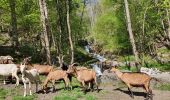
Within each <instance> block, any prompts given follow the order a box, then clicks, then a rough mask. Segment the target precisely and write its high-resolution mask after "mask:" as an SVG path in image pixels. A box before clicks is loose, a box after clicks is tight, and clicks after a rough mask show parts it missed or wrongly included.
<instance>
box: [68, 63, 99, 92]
mask: <svg viewBox="0 0 170 100" xmlns="http://www.w3.org/2000/svg"><path fill="white" fill-rule="evenodd" d="M67 73H68V74H72V75H74V76H75V77H76V78H77V80H78V81H79V82H80V83H81V84H82V85H83V87H84V92H85V93H86V87H85V84H90V83H92V82H93V81H94V82H95V84H96V87H97V91H98V92H99V90H98V84H97V79H96V72H95V71H93V70H92V69H79V70H78V69H77V68H76V67H75V66H69V68H68V70H67Z"/></svg>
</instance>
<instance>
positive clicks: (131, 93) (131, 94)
mask: <svg viewBox="0 0 170 100" xmlns="http://www.w3.org/2000/svg"><path fill="white" fill-rule="evenodd" d="M128 90H129V92H130V96H131V97H132V98H133V99H134V95H133V92H132V91H131V89H130V88H129V87H128Z"/></svg>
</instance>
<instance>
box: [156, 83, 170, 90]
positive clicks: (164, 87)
mask: <svg viewBox="0 0 170 100" xmlns="http://www.w3.org/2000/svg"><path fill="white" fill-rule="evenodd" d="M155 88H156V89H158V90H164V91H170V84H161V85H158V86H156V87H155Z"/></svg>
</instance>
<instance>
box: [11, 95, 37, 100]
mask: <svg viewBox="0 0 170 100" xmlns="http://www.w3.org/2000/svg"><path fill="white" fill-rule="evenodd" d="M34 98H35V95H32V96H26V97H24V96H23V95H16V96H14V97H12V100H34Z"/></svg>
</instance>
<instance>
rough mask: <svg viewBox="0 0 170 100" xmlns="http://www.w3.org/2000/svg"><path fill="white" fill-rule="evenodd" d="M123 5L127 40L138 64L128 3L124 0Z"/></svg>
mask: <svg viewBox="0 0 170 100" xmlns="http://www.w3.org/2000/svg"><path fill="white" fill-rule="evenodd" d="M124 3H125V10H126V18H127V25H128V27H127V28H128V32H129V38H130V43H131V45H132V50H133V54H134V56H135V60H136V62H138V58H139V57H138V52H137V50H136V45H135V40H134V36H133V32H132V25H131V19H130V13H129V7H128V1H127V0H124ZM137 70H138V71H139V68H138V67H137Z"/></svg>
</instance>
